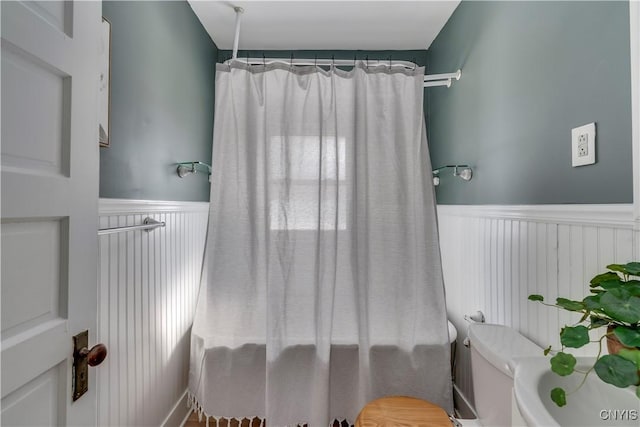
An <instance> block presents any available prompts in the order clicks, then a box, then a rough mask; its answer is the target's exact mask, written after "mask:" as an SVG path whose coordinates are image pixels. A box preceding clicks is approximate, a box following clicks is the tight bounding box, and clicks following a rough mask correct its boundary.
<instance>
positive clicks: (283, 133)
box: [189, 63, 452, 427]
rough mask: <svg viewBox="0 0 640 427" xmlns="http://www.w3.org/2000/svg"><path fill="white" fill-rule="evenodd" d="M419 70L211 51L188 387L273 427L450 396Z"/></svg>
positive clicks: (226, 411) (216, 411) (204, 408)
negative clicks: (200, 263) (406, 399)
mask: <svg viewBox="0 0 640 427" xmlns="http://www.w3.org/2000/svg"><path fill="white" fill-rule="evenodd" d="M423 75H424V69H423V68H421V67H418V68H416V69H415V70H396V69H393V70H390V69H389V67H386V66H376V67H367V66H366V64H363V63H357V64H356V66H355V67H354V68H353V69H352V70H350V71H343V70H340V69H336V68H331V69H330V70H323V69H321V68H319V67H290V66H288V65H283V64H270V65H266V66H264V65H261V66H246V65H241V64H238V65H232V66H228V65H218V66H217V75H216V108H215V126H214V142H213V160H212V162H213V174H212V177H211V182H212V184H211V198H210V216H209V231H208V236H207V244H206V254H205V268H204V271H205V272H204V274H203V283H202V286H201V290H200V295H199V299H198V304H197V309H196V315H195V320H194V324H193V328H192V338H191V344H192V354H191V368H190V379H189V389H190V399H191V401H192V402H193V404H194V405H195V406H197V408H198V410H199V411H201V413H203V414H204V415H206V416H211V417H214V418H216V419H219V418H234V419H238V420H241V419H243V418H252V417H259V418H261V419H263V420H264V419H266V423H267V425H269V426H294V425H301V424H307V425H309V426H312V427H315V426H323V427H324V426H328V425H330V423H331V422H332V421H333V420H347V421H349V422H350V423H353V422H354V421H355V418H356V416H357V414H358V412H359V411H360V409H361V408H362V407H363V406H364V405H365V404H366V403H367V402H368V401H370V400H371V399H375V398H378V397H382V396H387V395H407V396H415V397H419V398H424V399H427V400H429V401H431V402H433V403H436V404H438V405H441V406H442V407H443V408H444V409H445V410H447V411H448V412H451V410H452V398H451V374H450V364H449V343H448V332H447V323H446V322H447V320H446V309H445V301H444V287H443V281H442V269H441V263H440V252H439V246H438V237H437V224H436V212H435V202H434V194H433V186H432V184H431V166H430V160H429V153H428V150H427V141H426V133H425V125H424V117H423V108H422V103H423V88H422V80H423V79H422V76H423Z"/></svg>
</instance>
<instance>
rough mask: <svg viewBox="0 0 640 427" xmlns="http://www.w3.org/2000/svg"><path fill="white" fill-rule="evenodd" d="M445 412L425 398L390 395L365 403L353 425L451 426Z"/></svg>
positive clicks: (358, 426) (395, 426) (366, 426)
mask: <svg viewBox="0 0 640 427" xmlns="http://www.w3.org/2000/svg"><path fill="white" fill-rule="evenodd" d="M451 425H452V424H451V421H450V420H449V416H448V415H447V413H446V412H445V411H444V409H442V408H441V407H439V406H438V405H434V404H433V403H430V402H427V401H426V400H422V399H416V398H414V397H406V396H391V397H383V398H381V399H376V400H372V401H371V402H369V403H367V404H366V405H365V407H364V408H362V411H360V414H358V418H357V419H356V424H355V427H381V426H388V427H391V426H394V427H399V426H407V427H409V426H410V427H417V426H422V427H427V426H429V427H451Z"/></svg>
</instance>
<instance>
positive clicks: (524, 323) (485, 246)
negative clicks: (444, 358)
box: [438, 206, 640, 401]
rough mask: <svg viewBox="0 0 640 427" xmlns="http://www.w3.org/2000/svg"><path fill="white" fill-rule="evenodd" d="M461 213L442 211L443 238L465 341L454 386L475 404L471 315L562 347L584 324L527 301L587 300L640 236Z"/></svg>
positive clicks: (449, 286)
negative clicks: (596, 280)
mask: <svg viewBox="0 0 640 427" xmlns="http://www.w3.org/2000/svg"><path fill="white" fill-rule="evenodd" d="M506 209H507V212H508V210H509V209H510V207H506ZM511 209H512V208H511ZM569 209H574V210H575V207H570V208H569ZM581 209H582V208H581ZM588 209H589V207H588V206H585V208H584V210H588ZM459 212H461V213H456V210H455V209H451V207H448V208H447V209H446V211H445V213H444V214H443V213H442V212H441V211H440V210H439V212H438V214H439V234H440V242H441V253H442V264H443V273H444V278H445V287H446V295H447V312H448V315H449V318H450V320H451V321H452V322H453V323H454V324H455V325H456V327H457V328H458V337H459V340H458V343H459V345H458V349H459V351H458V355H457V357H458V360H457V366H456V372H455V380H456V384H457V385H458V387H459V388H460V390H461V391H462V393H463V394H464V395H465V396H466V397H467V398H470V399H471V400H472V401H473V390H472V381H471V366H470V357H469V351H468V349H466V348H465V347H463V346H462V345H461V344H462V340H463V339H464V338H465V333H464V331H465V330H466V322H465V321H464V315H465V314H470V313H472V312H475V310H482V311H483V312H484V313H485V315H486V318H487V322H489V323H504V324H507V325H509V326H512V327H514V328H515V329H517V330H519V331H520V332H521V333H522V334H523V335H525V336H527V337H528V338H530V339H532V340H533V341H534V342H536V343H537V344H538V345H540V346H541V347H543V348H544V347H546V346H548V345H550V344H551V345H553V346H556V347H557V346H558V345H559V336H558V333H559V330H560V328H561V327H562V326H564V325H565V324H571V323H575V322H576V321H577V320H579V317H576V316H575V315H574V313H564V312H558V311H554V310H553V309H551V308H549V307H544V306H542V305H540V304H533V303H531V302H529V301H528V300H527V296H528V295H529V294H533V293H539V294H543V295H544V296H545V298H546V299H547V300H548V301H551V302H552V301H555V298H557V297H558V296H564V297H568V298H572V299H582V298H583V297H584V295H585V292H587V291H588V280H589V279H590V278H591V277H593V276H594V275H595V274H597V273H599V272H601V271H602V270H603V269H604V268H605V266H606V265H607V264H609V263H612V262H620V263H624V262H628V261H631V260H633V257H634V255H635V254H634V251H637V248H638V247H640V242H638V239H640V233H638V232H637V231H636V232H634V230H633V226H632V225H629V226H627V225H618V226H616V227H612V226H611V221H608V220H607V219H606V218H604V220H603V221H602V224H601V225H597V223H588V224H586V223H581V222H580V221H579V220H576V221H575V223H573V222H572V221H570V220H566V218H565V219H563V220H562V221H554V220H551V219H549V220H544V219H541V218H540V217H536V216H535V213H534V214H532V217H531V218H527V216H526V214H525V215H519V216H518V218H517V219H508V218H509V216H505V218H502V217H500V210H499V207H498V208H496V209H495V210H494V211H493V212H490V213H487V214H483V213H482V212H481V211H479V212H478V213H477V214H475V215H470V214H469V213H468V212H465V208H464V207H460V211H459ZM460 248H463V249H462V250H460ZM595 352H597V346H593V345H591V346H587V347H586V348H585V349H580V351H577V352H576V354H578V355H595Z"/></svg>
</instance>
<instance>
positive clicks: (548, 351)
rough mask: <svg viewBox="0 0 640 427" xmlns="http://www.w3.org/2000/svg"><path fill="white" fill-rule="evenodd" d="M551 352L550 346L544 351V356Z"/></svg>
mask: <svg viewBox="0 0 640 427" xmlns="http://www.w3.org/2000/svg"><path fill="white" fill-rule="evenodd" d="M550 352H551V346H549V347H547V348H545V349H544V352H543V353H544V355H545V356H547V355H548V354H549V353H550Z"/></svg>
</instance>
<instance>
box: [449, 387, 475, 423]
mask: <svg viewBox="0 0 640 427" xmlns="http://www.w3.org/2000/svg"><path fill="white" fill-rule="evenodd" d="M453 402H454V405H455V408H456V416H457V417H459V418H461V419H477V418H478V414H477V413H476V410H475V408H474V407H473V405H471V402H469V399H467V397H466V396H465V395H464V393H462V391H461V390H460V389H459V388H458V386H457V385H456V384H454V385H453Z"/></svg>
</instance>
